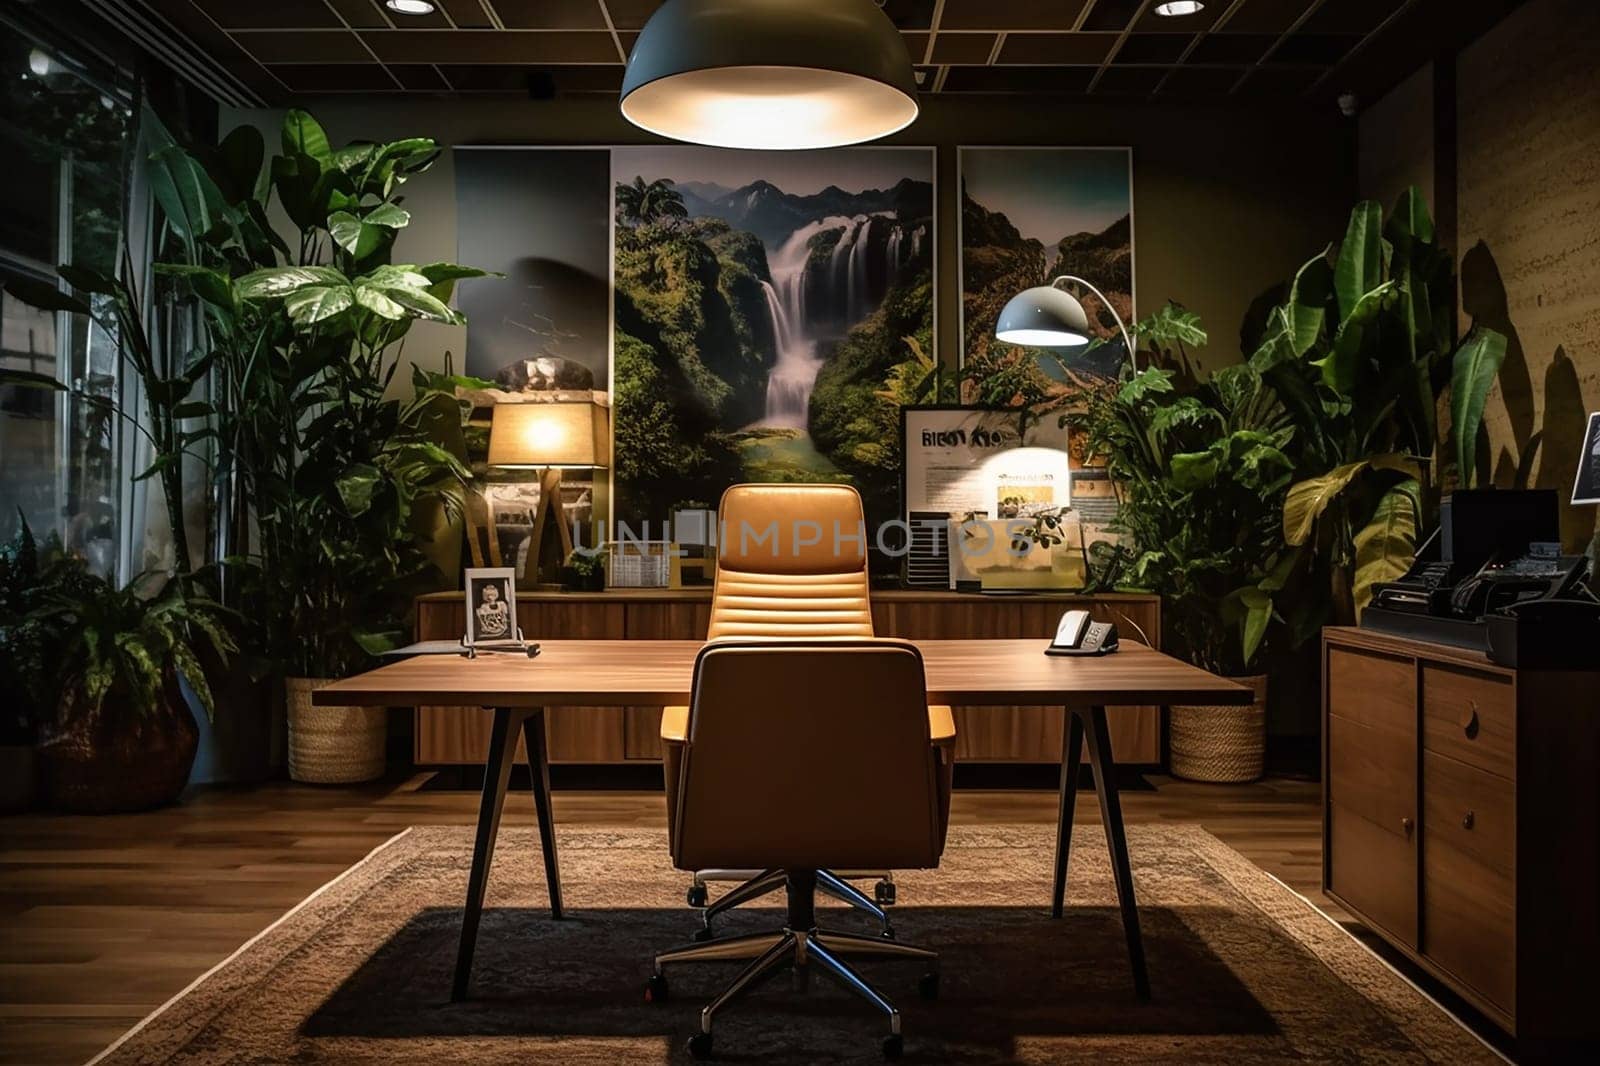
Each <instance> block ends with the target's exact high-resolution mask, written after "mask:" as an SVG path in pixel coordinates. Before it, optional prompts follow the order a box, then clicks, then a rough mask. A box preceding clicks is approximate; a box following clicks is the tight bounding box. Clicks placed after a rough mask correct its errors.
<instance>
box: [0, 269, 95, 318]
mask: <svg viewBox="0 0 1600 1066" xmlns="http://www.w3.org/2000/svg"><path fill="white" fill-rule="evenodd" d="M3 288H4V291H5V294H6V295H7V296H12V297H15V298H16V299H18V300H21V301H22V302H23V303H25V304H27V305H28V306H29V307H37V308H38V309H39V310H41V311H66V312H67V313H69V314H74V315H87V314H89V305H88V304H87V303H85V302H84V301H83V300H81V299H79V298H78V297H76V296H74V295H72V294H71V293H70V292H62V291H61V290H60V289H58V288H56V287H55V286H54V285H51V284H49V283H47V282H43V281H37V280H35V279H33V278H22V277H17V278H7V279H6V280H5V284H4V287H3Z"/></svg>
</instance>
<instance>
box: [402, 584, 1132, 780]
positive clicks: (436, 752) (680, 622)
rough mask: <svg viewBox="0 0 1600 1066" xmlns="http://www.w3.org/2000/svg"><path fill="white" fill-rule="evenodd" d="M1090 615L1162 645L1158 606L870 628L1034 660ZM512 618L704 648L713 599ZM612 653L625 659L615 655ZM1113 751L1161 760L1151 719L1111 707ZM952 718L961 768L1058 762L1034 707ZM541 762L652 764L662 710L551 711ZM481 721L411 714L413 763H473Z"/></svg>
mask: <svg viewBox="0 0 1600 1066" xmlns="http://www.w3.org/2000/svg"><path fill="white" fill-rule="evenodd" d="M1074 607H1077V608H1082V609H1086V610H1088V611H1089V613H1090V614H1091V615H1093V616H1094V618H1095V619H1096V620H1097V621H1106V622H1114V623H1116V625H1117V627H1118V629H1119V630H1120V631H1121V632H1122V633H1123V634H1125V635H1126V636H1128V637H1130V638H1132V639H1135V640H1140V639H1142V638H1141V636H1140V634H1141V631H1142V632H1143V633H1144V634H1145V635H1147V636H1148V638H1149V641H1150V643H1151V644H1152V646H1154V647H1157V648H1159V646H1160V639H1161V600H1160V598H1159V597H1156V596H1141V595H1127V594H1107V595H1097V596H1075V595H1068V594H1064V593H1063V594H1049V593H1041V594H1038V595H1029V596H996V597H989V596H975V595H962V594H957V593H952V592H942V591H937V590H935V591H928V592H921V591H900V590H895V591H883V592H879V591H875V592H873V594H872V619H873V625H874V626H875V628H876V630H877V632H878V633H879V634H880V635H882V636H894V637H907V638H911V639H921V640H937V639H958V638H1003V637H1038V638H1039V639H1040V642H1041V643H1040V649H1041V653H1042V650H1043V647H1044V643H1045V642H1047V641H1048V640H1049V639H1050V638H1051V637H1052V636H1053V635H1054V634H1055V630H1056V623H1057V621H1059V620H1060V617H1061V613H1062V612H1063V611H1066V610H1068V609H1070V608H1074ZM517 619H518V621H519V622H520V623H521V624H522V631H523V633H524V634H526V636H527V638H528V639H529V640H535V641H537V640H557V639H569V640H576V639H589V640H704V639H705V635H706V628H707V627H708V626H709V625H710V622H711V590H710V589H709V588H693V589H626V590H613V591H608V592H590V593H584V592H526V591H518V593H517ZM465 626H466V607H465V603H464V600H463V597H462V594H461V593H459V592H453V593H452V592H445V593H434V594H431V595H427V596H422V597H419V598H418V600H417V620H416V635H417V639H418V640H455V639H458V638H459V637H460V636H461V634H462V632H463V631H464V629H465ZM618 654H619V655H625V654H626V649H625V648H623V647H619V649H618ZM1108 710H1109V717H1110V724H1111V747H1112V751H1113V754H1114V756H1115V758H1116V760H1117V761H1118V762H1120V763H1128V764H1135V765H1150V764H1156V763H1159V762H1160V761H1161V710H1160V708H1158V707H1123V708H1110V709H1108ZM955 714H956V733H957V736H956V757H957V758H958V759H963V760H966V761H969V762H1024V763H1034V762H1040V763H1055V762H1059V761H1060V759H1061V730H1062V717H1063V716H1062V714H1061V711H1060V710H1059V709H1050V708H1042V707H1008V708H983V709H979V708H966V707H958V708H956V711H955ZM545 717H546V722H547V729H548V732H549V741H550V761H551V762H557V763H626V762H630V761H633V760H649V759H659V758H660V757H661V742H660V739H659V726H660V719H661V711H660V709H659V708H655V707H629V708H617V707H588V708H581V707H552V708H549V709H548V710H547V711H546V716H545ZM489 724H490V716H489V715H488V714H487V713H483V712H481V711H480V712H474V711H471V710H465V711H464V710H462V709H459V708H441V707H419V708H417V712H416V730H415V754H416V761H417V763H418V764H420V765H427V766H434V765H449V764H463V763H476V764H480V765H481V764H482V762H483V759H484V755H485V753H486V752H487V750H488V746H489Z"/></svg>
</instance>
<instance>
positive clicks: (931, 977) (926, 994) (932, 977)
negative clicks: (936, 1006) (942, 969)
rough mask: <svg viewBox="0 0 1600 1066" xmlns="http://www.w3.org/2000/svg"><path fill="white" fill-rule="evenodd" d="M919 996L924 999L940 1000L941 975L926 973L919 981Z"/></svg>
mask: <svg viewBox="0 0 1600 1066" xmlns="http://www.w3.org/2000/svg"><path fill="white" fill-rule="evenodd" d="M917 995H919V996H921V997H922V998H923V999H938V998H939V975H938V974H936V973H925V974H923V975H922V977H921V978H919V979H918V980H917Z"/></svg>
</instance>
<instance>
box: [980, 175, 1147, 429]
mask: <svg viewBox="0 0 1600 1066" xmlns="http://www.w3.org/2000/svg"><path fill="white" fill-rule="evenodd" d="M958 156H959V158H958V168H959V170H958V172H959V174H960V181H961V215H960V218H961V235H960V244H961V395H962V400H963V402H969V403H981V404H985V405H992V406H1016V405H1022V406H1027V407H1031V408H1035V409H1054V408H1056V407H1059V406H1061V405H1063V404H1064V403H1066V402H1067V397H1068V396H1069V394H1070V393H1071V391H1072V390H1073V389H1074V388H1076V387H1080V386H1083V385H1086V384H1093V383H1094V382H1095V381H1103V380H1106V379H1108V378H1114V377H1115V376H1116V375H1117V372H1118V370H1119V369H1120V368H1121V366H1122V364H1123V362H1124V360H1125V359H1126V358H1127V352H1126V351H1125V350H1124V345H1123V343H1122V339H1121V337H1120V335H1119V333H1118V331H1117V326H1116V319H1115V318H1114V317H1113V315H1112V314H1111V311H1112V309H1114V310H1115V311H1116V313H1117V314H1118V315H1121V316H1122V319H1123V321H1124V322H1126V323H1127V324H1128V326H1129V327H1130V328H1131V327H1132V325H1133V322H1134V263H1133V170H1132V160H1133V153H1132V151H1131V150H1130V149H1128V148H1000V147H981V148H978V147H963V148H960V149H959V150H958ZM1063 274H1071V275H1074V276H1076V277H1080V278H1084V279H1086V280H1087V281H1089V282H1091V283H1093V285H1094V286H1095V287H1096V288H1098V289H1099V290H1100V291H1101V292H1103V293H1104V294H1105V296H1106V300H1107V301H1108V302H1109V304H1110V307H1107V305H1106V303H1105V302H1102V301H1101V299H1100V298H1099V297H1098V296H1096V295H1094V293H1092V292H1091V291H1089V290H1088V289H1086V288H1084V287H1082V286H1078V285H1073V284H1067V283H1063V288H1066V289H1068V290H1069V291H1071V292H1073V294H1074V295H1075V296H1077V297H1078V299H1079V300H1080V301H1081V302H1082V303H1083V306H1084V309H1085V310H1086V311H1087V312H1088V313H1089V323H1090V328H1091V329H1092V330H1093V331H1094V332H1095V333H1096V334H1097V335H1098V336H1099V337H1100V338H1103V339H1104V340H1105V341H1106V342H1107V343H1106V344H1105V345H1103V346H1100V347H1097V348H1095V349H1094V350H1093V351H1092V352H1087V353H1086V352H1085V351H1084V349H1083V348H1081V347H1079V348H1032V347H1019V346H1016V345H1010V344H1006V343H1004V342H1002V341H999V340H997V339H995V335H994V329H995V322H996V320H997V319H998V318H999V317H1000V311H1001V309H1002V308H1004V307H1005V305H1006V303H1007V301H1009V300H1010V299H1011V298H1012V297H1013V296H1015V295H1016V294H1017V293H1019V292H1021V291H1022V290H1023V289H1026V288H1029V287H1031V286H1034V285H1044V284H1047V283H1049V282H1050V281H1051V279H1053V278H1056V277H1058V276H1060V275H1063Z"/></svg>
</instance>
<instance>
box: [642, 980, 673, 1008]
mask: <svg viewBox="0 0 1600 1066" xmlns="http://www.w3.org/2000/svg"><path fill="white" fill-rule="evenodd" d="M667 998H668V997H667V978H666V975H665V974H659V973H653V974H651V975H650V980H649V982H648V983H647V984H646V985H645V986H644V1001H645V1002H646V1003H665V1002H666V1001H667Z"/></svg>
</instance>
